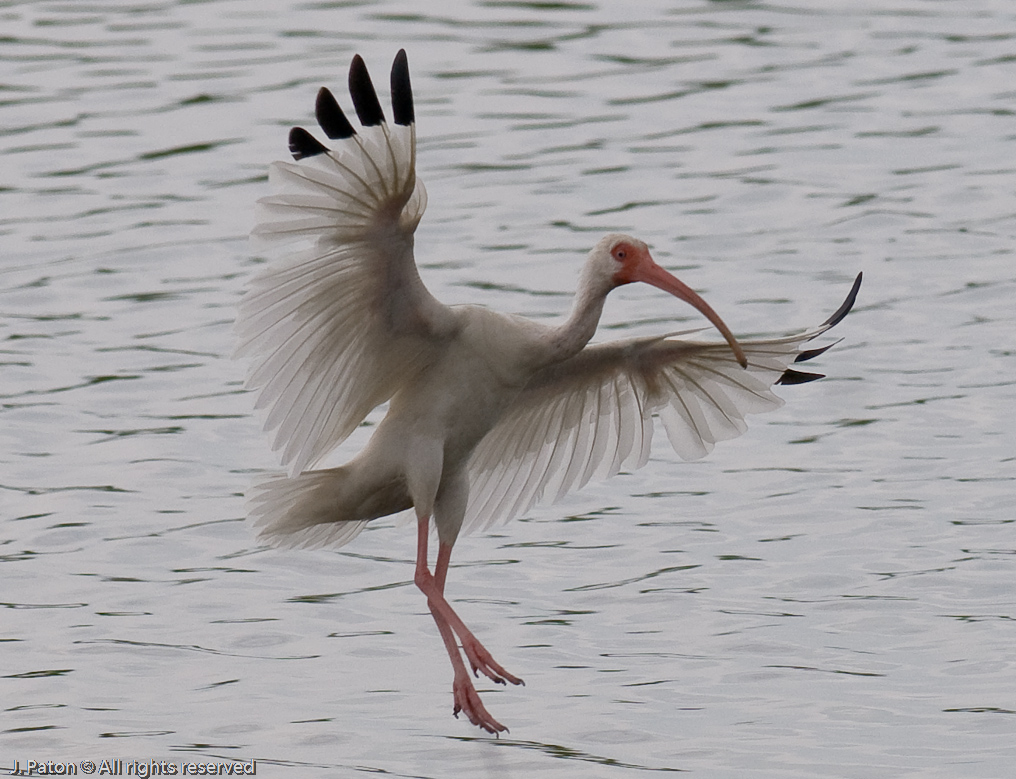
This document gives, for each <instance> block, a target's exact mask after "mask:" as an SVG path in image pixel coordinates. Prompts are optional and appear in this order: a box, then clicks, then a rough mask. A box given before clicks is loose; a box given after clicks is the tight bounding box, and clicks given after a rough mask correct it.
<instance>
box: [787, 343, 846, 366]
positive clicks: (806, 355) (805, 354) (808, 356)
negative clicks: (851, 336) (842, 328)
mask: <svg viewBox="0 0 1016 779" xmlns="http://www.w3.org/2000/svg"><path fill="white" fill-rule="evenodd" d="M842 340H843V339H842V338H841V339H840V341H842ZM840 341H833V342H832V343H831V344H826V345H825V346H820V347H818V348H817V349H804V350H803V351H801V353H800V354H798V355H797V357H795V358H794V362H805V361H807V360H812V359H814V358H816V357H818V356H819V355H820V354H825V353H826V352H827V351H829V350H830V349H832V348H833V347H834V346H836V344H838V343H839V342H840Z"/></svg>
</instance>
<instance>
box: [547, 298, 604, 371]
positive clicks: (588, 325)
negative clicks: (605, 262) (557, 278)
mask: <svg viewBox="0 0 1016 779" xmlns="http://www.w3.org/2000/svg"><path fill="white" fill-rule="evenodd" d="M609 291H610V290H609V289H600V285H597V284H590V283H584V284H580V286H579V290H578V292H576V293H575V302H574V303H573V304H572V310H571V314H569V316H568V319H566V320H565V321H564V323H563V324H562V325H561V326H560V327H558V328H556V329H555V330H554V335H553V338H552V339H551V341H552V343H553V346H554V349H555V351H556V352H557V354H556V355H555V356H556V358H557V359H558V360H567V359H568V358H569V357H572V356H573V355H576V354H578V353H579V352H581V351H582V349H583V348H584V347H585V345H586V344H587V343H589V339H591V338H592V337H593V334H594V333H596V326H597V325H598V324H599V323H600V314H602V313H603V303H604V301H605V300H606V299H607V293H608V292H609Z"/></svg>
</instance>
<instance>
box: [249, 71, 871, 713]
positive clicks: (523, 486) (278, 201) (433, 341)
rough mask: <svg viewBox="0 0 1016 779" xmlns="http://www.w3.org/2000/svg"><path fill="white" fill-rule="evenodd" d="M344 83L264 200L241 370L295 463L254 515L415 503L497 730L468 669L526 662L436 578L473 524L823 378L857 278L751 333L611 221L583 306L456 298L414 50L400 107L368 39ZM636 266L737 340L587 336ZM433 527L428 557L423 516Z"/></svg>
mask: <svg viewBox="0 0 1016 779" xmlns="http://www.w3.org/2000/svg"><path fill="white" fill-rule="evenodd" d="M350 92H351V94H352V97H353V102H354V104H355V107H356V111H357V115H358V117H359V118H360V120H361V124H362V127H360V128H359V129H354V128H353V127H352V125H351V124H350V123H349V122H348V120H346V118H345V115H344V114H342V112H341V110H340V109H339V108H338V105H337V103H336V102H335V100H334V98H333V97H332V96H331V93H329V92H327V90H322V92H321V93H319V96H318V105H317V115H318V121H319V123H320V124H321V126H322V128H323V129H324V130H325V132H326V134H327V135H328V136H329V137H330V138H332V139H333V140H336V141H337V144H336V147H335V149H334V150H328V149H327V148H326V147H324V146H323V145H322V144H320V143H319V142H318V141H317V140H316V139H314V138H313V137H312V136H310V134H309V133H307V132H306V131H305V130H302V129H300V128H296V129H294V130H293V131H292V133H291V135H290V147H291V149H292V150H293V152H294V156H296V158H297V162H295V163H284V162H277V163H273V164H272V166H271V167H270V176H269V178H270V182H271V184H272V185H273V186H274V187H275V188H276V189H277V191H278V194H276V195H273V196H271V197H268V198H265V199H264V200H262V201H260V203H259V210H258V225H257V227H256V228H255V230H254V233H253V235H254V237H255V238H257V239H260V240H262V241H264V242H265V243H266V244H267V245H269V246H271V245H273V244H278V243H284V244H291V245H293V244H295V246H291V249H290V251H289V253H286V254H283V255H281V256H279V257H276V258H275V259H273V260H272V261H271V262H270V263H269V264H268V266H267V267H266V268H265V269H264V270H263V271H262V272H261V273H260V274H258V275H257V276H256V277H255V278H254V279H253V280H252V281H251V283H250V286H249V288H248V291H247V293H246V295H245V297H244V299H243V301H242V303H241V306H240V313H239V317H238V320H237V331H238V334H239V337H240V348H239V354H240V355H243V356H248V357H250V358H251V359H252V368H251V372H250V375H249V379H248V386H249V387H250V388H252V389H255V390H257V391H258V400H257V406H258V407H259V408H262V409H265V410H266V411H267V421H266V429H268V430H271V431H274V437H275V448H277V449H281V451H282V461H283V464H284V465H288V466H289V473H288V474H276V475H272V476H269V477H267V478H266V479H264V480H262V481H261V482H260V483H259V484H258V485H256V487H255V490H254V493H253V495H252V499H251V515H252V517H253V518H254V520H255V522H256V524H257V526H258V527H259V529H260V533H261V538H262V539H264V540H266V541H269V542H272V543H275V544H279V545H289V546H316V545H323V544H332V545H339V544H343V543H347V542H349V541H350V540H351V539H352V538H354V537H355V536H356V534H357V533H358V532H359V531H360V530H361V529H362V528H363V527H364V526H365V524H366V523H367V522H369V521H370V520H372V519H375V518H377V517H381V516H386V515H389V514H393V513H397V512H400V511H405V510H408V509H412V510H413V511H414V512H415V514H416V516H417V519H418V542H419V549H418V559H417V577H416V580H417V584H418V585H419V586H420V587H421V589H423V590H424V592H425V593H426V594H427V597H428V602H429V605H430V607H431V610H432V612H433V613H434V618H435V621H436V622H437V625H438V628H439V630H440V631H441V634H442V638H443V639H444V641H445V645H446V647H447V648H448V651H449V655H450V657H451V659H452V664H453V666H454V668H455V682H454V684H453V689H454V692H455V705H456V711H458V710H460V709H461V710H463V711H465V712H466V714H467V715H468V716H469V718H470V720H471V721H472V722H473V723H474V724H477V725H479V726H480V727H482V728H484V729H485V730H488V731H490V732H492V733H497V732H499V731H501V730H504V727H503V726H502V725H500V723H498V722H497V721H496V720H494V719H493V718H492V717H490V715H489V714H488V713H487V712H486V710H485V709H484V707H483V705H482V703H481V702H480V701H479V698H478V696H477V695H476V692H475V690H474V689H473V687H472V683H471V682H470V681H469V679H468V675H467V674H464V667H463V664H462V659H461V657H460V655H459V649H458V647H457V646H456V645H455V640H454V636H455V635H457V636H458V637H459V639H461V641H462V652H464V653H465V654H466V657H467V658H468V659H469V662H470V664H471V666H472V668H473V671H474V673H475V672H476V671H477V670H479V671H481V672H483V673H484V674H486V675H487V676H489V677H490V678H491V679H493V680H495V681H505V680H506V679H507V680H508V681H512V682H520V681H521V680H518V679H517V678H516V677H513V676H511V675H510V674H508V673H507V672H506V671H504V669H502V668H501V667H500V666H498V665H497V664H496V663H495V662H494V661H493V659H492V658H490V656H489V653H486V650H485V649H484V648H483V647H482V645H480V644H479V642H478V641H476V639H475V637H473V636H472V634H471V633H469V631H468V629H466V628H465V626H464V625H463V624H462V622H461V620H460V619H459V618H458V616H457V615H456V614H455V613H454V611H453V610H452V609H451V607H450V606H449V605H448V604H447V601H446V600H445V599H444V595H443V589H444V577H445V574H446V572H447V564H448V558H449V555H450V551H451V547H452V544H454V542H455V540H456V538H457V536H458V534H459V532H460V530H463V529H464V530H472V529H475V528H482V527H488V526H490V525H491V524H493V523H495V522H500V521H506V520H508V519H511V518H512V517H515V516H518V515H519V514H521V513H523V512H525V511H526V510H528V509H529V508H530V507H531V506H533V505H534V504H535V503H537V502H539V501H541V500H557V499H559V498H561V497H563V496H564V495H565V494H567V493H568V492H569V491H570V490H573V489H576V488H578V487H581V486H582V485H584V484H585V483H586V482H587V481H588V480H589V479H591V478H593V477H609V476H612V475H614V474H616V473H617V472H618V471H619V470H620V469H622V468H629V469H634V468H638V467H641V466H642V465H644V464H645V463H646V461H647V459H648V457H649V453H650V444H651V440H652V434H653V417H654V416H659V417H660V418H661V420H662V422H663V425H664V427H665V429H666V431H667V436H668V438H669V440H670V442H671V444H672V445H673V447H674V449H675V450H676V451H677V453H678V454H679V455H680V456H682V457H684V458H685V459H693V458H696V457H701V456H703V455H705V454H706V453H707V452H709V451H710V450H711V449H712V447H713V445H714V444H715V443H716V442H717V441H720V440H723V439H726V438H731V437H733V436H736V435H739V434H740V433H742V432H743V431H744V430H745V429H746V425H745V422H744V417H745V415H746V414H749V413H757V412H760V411H766V410H770V409H773V408H776V407H778V406H779V405H781V404H782V401H781V400H780V399H779V398H777V397H776V395H774V394H773V392H772V391H771V389H770V388H771V387H772V385H773V384H774V383H776V382H778V381H781V380H782V381H785V382H786V381H788V378H789V380H790V382H791V383H796V382H800V381H806V380H809V379H810V378H817V376H816V375H814V374H804V373H801V372H798V371H794V370H793V369H790V368H789V366H790V365H791V364H792V363H793V362H794V361H795V360H801V359H807V358H809V357H812V356H815V355H816V354H818V353H820V352H821V351H822V350H812V351H810V352H802V351H801V348H802V346H803V344H805V343H806V342H808V341H810V340H811V339H813V338H815V337H816V336H818V335H819V334H820V333H822V332H825V330H827V329H829V328H830V327H832V326H833V325H834V324H836V323H837V322H838V321H839V320H840V319H842V318H843V316H845V315H846V313H847V311H848V310H849V308H850V305H851V304H852V303H853V297H854V295H856V292H857V285H858V283H859V281H860V277H858V282H855V285H854V289H853V290H852V291H851V295H850V296H849V297H848V300H847V302H846V303H845V304H844V306H842V307H841V309H840V310H839V311H838V312H837V313H836V314H834V315H833V317H831V318H830V319H829V320H827V321H826V322H824V323H823V324H822V325H820V326H818V327H816V328H813V329H811V330H806V331H804V332H801V333H798V334H796V335H792V336H788V337H785V338H776V339H766V340H755V341H744V342H738V341H737V340H736V339H735V338H734V336H733V335H732V334H731V333H730V331H729V329H728V328H727V327H726V325H725V324H724V323H723V321H722V320H721V319H720V318H719V316H717V315H716V313H715V312H714V311H713V310H712V309H711V308H710V307H709V306H708V304H706V303H705V301H703V300H702V299H701V298H700V297H699V296H698V295H697V294H695V293H694V292H693V291H692V290H690V289H689V288H688V287H687V286H685V285H684V284H683V283H682V282H680V281H678V280H677V279H675V278H674V277H673V276H671V275H670V274H669V273H668V272H666V271H665V270H663V269H662V268H660V267H659V266H658V265H657V264H656V263H655V262H654V261H653V260H652V257H651V256H650V254H649V250H648V247H647V246H646V245H645V244H644V243H642V242H641V241H638V240H636V239H634V238H631V237H630V236H626V235H621V234H610V235H607V236H605V237H604V238H603V239H602V240H600V241H599V242H598V243H597V244H596V246H595V247H594V248H593V250H592V251H591V253H590V255H589V259H588V260H587V262H586V265H585V267H584V268H583V270H582V273H581V275H580V278H579V284H578V291H577V293H576V298H575V302H574V305H573V308H572V311H571V314H570V315H569V316H568V317H567V318H566V319H565V320H564V321H563V323H562V324H560V325H559V326H556V327H551V326H546V325H543V324H538V323H535V322H531V321H529V320H526V319H523V318H521V317H517V316H513V315H510V314H501V313H497V312H494V311H490V310H488V309H485V308H480V307H477V306H455V307H448V306H445V305H443V304H442V303H440V302H439V301H438V300H436V299H435V298H434V297H433V296H432V295H431V294H430V292H429V291H428V290H427V289H426V287H425V286H424V284H423V282H422V280H421V279H420V276H419V273H418V271H417V267H416V264H415V260H414V246H413V234H414V231H415V229H416V226H417V224H418V223H419V221H420V218H421V217H422V215H423V212H424V209H425V207H426V201H427V198H426V192H425V190H424V188H423V185H422V183H421V182H420V181H419V180H418V179H417V178H416V173H415V162H416V135H415V132H416V131H415V114H414V111H413V107H412V96H411V91H410V87H409V71H408V65H407V64H406V59H405V54H404V52H400V54H399V56H398V57H397V58H396V63H395V66H394V67H393V71H392V96H393V107H394V112H395V124H394V125H392V126H389V125H388V124H387V122H386V120H385V118H384V115H383V113H382V111H381V108H380V105H379V103H378V100H377V96H376V94H375V93H374V89H373V86H372V84H371V82H370V79H369V76H367V72H366V68H365V67H364V65H363V62H362V60H360V59H359V58H358V57H357V58H356V59H354V61H353V66H352V68H351V70H350ZM635 281H642V282H646V283H649V284H652V285H654V286H656V287H658V288H660V289H663V290H664V291H666V292H669V293H670V294H673V295H674V296H676V297H678V298H680V299H682V300H685V301H687V302H688V303H690V304H692V305H693V306H695V307H696V308H698V309H699V310H700V311H701V312H702V313H703V314H704V315H705V316H706V317H707V318H708V319H709V321H710V322H712V323H713V324H714V325H715V326H716V327H717V328H718V329H719V330H720V332H721V333H722V334H723V336H724V338H725V341H726V342H725V343H723V342H709V341H697V340H691V339H689V338H688V337H687V334H672V335H670V336H660V337H650V338H633V339H626V340H621V341H611V342H607V343H603V344H597V345H593V346H587V344H588V342H589V340H590V338H592V336H593V334H594V332H595V330H596V326H597V323H598V321H599V317H600V313H601V311H602V307H603V303H604V300H605V298H606V296H607V294H608V293H609V292H610V291H611V290H612V289H614V288H616V287H617V286H619V285H621V284H627V283H631V282H635ZM385 402H388V404H389V407H388V411H387V414H386V415H385V417H384V419H383V420H382V421H381V423H380V424H379V425H378V427H377V428H376V429H375V431H374V432H373V435H372V436H371V438H370V440H369V442H368V443H367V445H366V446H365V448H364V449H363V450H362V451H361V452H360V454H359V455H357V456H356V457H355V458H353V459H352V460H351V461H349V462H348V463H346V464H345V465H343V466H340V467H338V468H329V469H319V470H312V468H313V466H315V465H316V464H317V463H318V462H319V461H320V460H321V459H322V457H324V456H325V455H327V454H328V453H329V452H331V451H332V450H333V449H334V448H335V447H336V446H337V445H338V444H339V443H341V442H342V441H343V440H345V439H346V438H347V437H348V436H349V435H350V433H351V432H352V431H353V430H354V429H355V428H356V427H357V425H359V424H360V423H361V422H362V421H363V420H364V418H365V417H366V416H367V414H368V413H370V411H371V410H372V409H374V408H376V407H377V406H379V405H380V404H382V403H385ZM431 517H433V518H434V521H435V525H436V526H437V530H438V536H439V540H440V548H439V552H438V559H437V566H436V568H435V573H434V574H433V575H432V574H431V573H430V571H429V568H428V563H427V548H426V547H427V527H428V524H427V523H428V522H429V520H430V518H431Z"/></svg>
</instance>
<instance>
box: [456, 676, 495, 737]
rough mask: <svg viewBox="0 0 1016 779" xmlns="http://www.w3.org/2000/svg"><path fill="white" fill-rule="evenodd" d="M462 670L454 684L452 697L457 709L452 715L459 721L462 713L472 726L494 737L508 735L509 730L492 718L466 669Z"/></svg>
mask: <svg viewBox="0 0 1016 779" xmlns="http://www.w3.org/2000/svg"><path fill="white" fill-rule="evenodd" d="M462 670H463V673H461V674H460V673H456V674H455V680H454V681H453V682H452V695H453V696H454V698H455V708H454V709H453V710H452V714H454V715H455V718H456V719H458V716H459V712H460V711H461V712H462V713H463V714H465V715H466V718H467V719H468V720H469V721H470V722H471V723H472V724H474V725H476V726H477V727H478V728H480V729H481V730H485V731H487V732H488V733H490V734H491V735H492V736H497V735H498V734H499V733H507V732H508V728H506V727H505V726H504V725H502V724H501V723H500V722H498V721H497V720H496V719H494V718H493V717H492V716H490V713H489V712H488V711H487V709H486V707H485V706H484V705H483V701H481V700H480V694H479V693H478V692H477V691H476V688H475V687H474V686H473V682H472V680H471V679H470V678H469V676H468V674H466V673H465V669H464V668H463V669H462Z"/></svg>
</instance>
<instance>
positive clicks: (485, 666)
mask: <svg viewBox="0 0 1016 779" xmlns="http://www.w3.org/2000/svg"><path fill="white" fill-rule="evenodd" d="M460 638H461V640H462V651H463V652H464V653H465V655H466V659H467V660H469V665H470V667H471V668H472V669H473V676H479V675H480V674H481V673H482V674H483V675H484V676H486V677H487V678H488V679H490V680H491V681H492V682H496V683H497V684H505V683H507V682H511V683H512V684H521V685H523V686H524V685H525V682H524V681H522V680H521V679H520V678H519V677H517V676H514V675H512V674H510V673H508V672H507V671H506V670H505V669H504V668H502V667H501V665H500V663H498V662H497V661H496V660H495V659H494V658H493V657H492V656H491V654H490V652H488V651H487V648H486V647H485V646H484V645H483V644H481V643H480V642H479V640H477V638H476V637H475V636H474V635H472V634H471V633H470V634H469V635H467V636H464V637H463V636H460Z"/></svg>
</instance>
